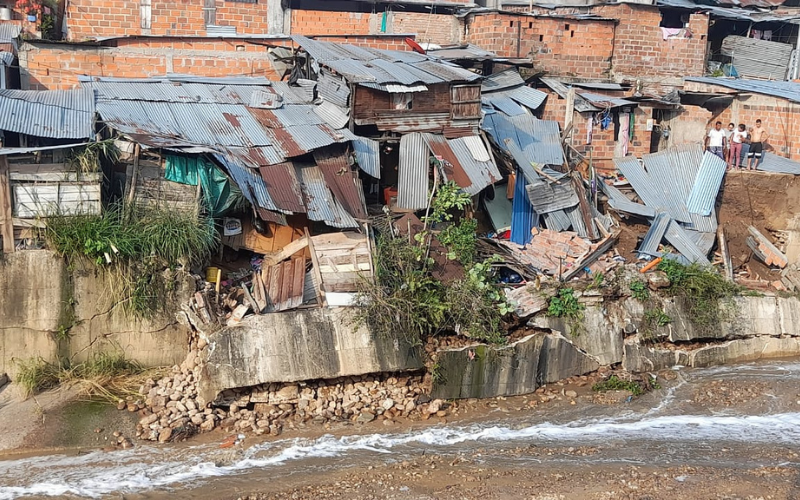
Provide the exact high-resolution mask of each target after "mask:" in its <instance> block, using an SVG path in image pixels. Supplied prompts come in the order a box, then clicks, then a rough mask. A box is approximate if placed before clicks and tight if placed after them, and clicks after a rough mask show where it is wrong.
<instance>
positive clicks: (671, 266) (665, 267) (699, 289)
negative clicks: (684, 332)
mask: <svg viewBox="0 0 800 500" xmlns="http://www.w3.org/2000/svg"><path fill="white" fill-rule="evenodd" d="M658 270H659V271H664V273H666V275H667V277H668V278H669V281H670V285H669V287H668V288H667V289H666V292H667V293H668V294H670V295H672V296H675V297H679V298H681V299H683V302H684V303H685V305H686V306H687V307H688V310H689V315H690V318H691V321H692V322H693V323H694V324H695V325H696V326H698V327H699V328H701V329H703V328H705V329H711V328H716V327H717V326H718V325H719V324H720V323H721V322H722V321H724V320H725V319H726V318H727V316H728V315H729V314H730V309H729V308H723V307H721V302H722V301H724V300H725V299H730V298H731V297H733V296H734V295H736V294H737V293H739V292H740V291H741V288H740V287H739V286H738V285H736V284H734V283H731V282H729V281H726V280H725V278H723V277H722V276H721V275H720V274H718V273H716V272H715V271H714V270H713V269H710V268H703V267H700V266H698V265H697V264H692V265H690V266H685V265H683V264H680V263H678V262H675V261H672V260H664V261H661V262H660V263H659V264H658Z"/></svg>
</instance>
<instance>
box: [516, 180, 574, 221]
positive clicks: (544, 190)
mask: <svg viewBox="0 0 800 500" xmlns="http://www.w3.org/2000/svg"><path fill="white" fill-rule="evenodd" d="M526 191H527V193H528V199H529V200H530V202H531V205H532V206H533V209H534V210H536V211H537V212H538V213H540V214H546V213H550V212H555V211H556V210H563V209H565V208H570V207H574V206H575V205H577V204H578V194H577V193H576V192H575V189H574V188H573V187H572V183H571V182H568V181H562V182H553V183H550V182H547V181H545V180H539V181H538V182H532V183H529V184H528V186H527V188H526Z"/></svg>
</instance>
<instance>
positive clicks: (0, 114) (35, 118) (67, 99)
mask: <svg viewBox="0 0 800 500" xmlns="http://www.w3.org/2000/svg"><path fill="white" fill-rule="evenodd" d="M94 109H95V107H94V95H93V94H92V91H91V90H87V89H76V90H8V89H0V130H6V131H9V132H16V133H18V134H26V135H32V136H36V137H47V138H51V139H87V138H90V137H93V136H94Z"/></svg>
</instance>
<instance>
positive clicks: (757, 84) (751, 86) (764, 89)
mask: <svg viewBox="0 0 800 500" xmlns="http://www.w3.org/2000/svg"><path fill="white" fill-rule="evenodd" d="M684 80H686V81H687V82H698V83H705V84H708V85H720V86H722V87H727V88H729V89H734V90H739V91H741V92H754V93H756V94H764V95H769V96H773V97H780V98H783V99H787V100H789V101H793V102H800V83H796V82H788V81H776V80H745V79H739V78H737V79H732V78H722V77H710V76H702V77H701V76H692V77H688V76H687V77H685V78H684Z"/></svg>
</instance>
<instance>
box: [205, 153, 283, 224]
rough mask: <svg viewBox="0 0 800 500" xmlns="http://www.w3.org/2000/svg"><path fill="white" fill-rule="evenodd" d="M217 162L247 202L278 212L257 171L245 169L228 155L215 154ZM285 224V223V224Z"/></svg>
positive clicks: (237, 160) (236, 159) (234, 158)
mask: <svg viewBox="0 0 800 500" xmlns="http://www.w3.org/2000/svg"><path fill="white" fill-rule="evenodd" d="M214 157H215V158H216V159H217V161H219V162H220V164H222V166H224V167H225V169H226V170H227V171H228V173H229V174H230V176H231V178H232V179H233V182H235V183H236V184H237V185H238V186H239V189H240V190H241V191H242V194H243V195H244V197H245V198H247V201H249V202H250V203H251V204H252V205H254V206H257V207H261V208H263V209H265V210H271V211H278V210H279V209H278V207H277V205H275V202H274V201H273V200H272V197H271V196H270V195H269V192H268V191H267V185H266V184H265V183H264V179H262V178H261V176H260V175H258V173H256V172H257V171H255V170H253V169H250V168H247V167H244V166H242V165H241V164H240V163H239V159H238V158H237V157H235V156H231V155H228V154H215V155H214ZM284 224H285V222H284Z"/></svg>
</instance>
